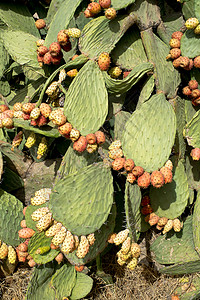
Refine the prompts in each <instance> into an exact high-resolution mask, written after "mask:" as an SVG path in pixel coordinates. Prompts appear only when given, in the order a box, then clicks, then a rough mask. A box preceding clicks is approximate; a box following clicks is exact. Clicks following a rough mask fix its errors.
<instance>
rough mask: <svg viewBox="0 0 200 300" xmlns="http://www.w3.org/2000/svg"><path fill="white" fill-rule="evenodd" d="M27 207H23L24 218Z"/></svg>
mask: <svg viewBox="0 0 200 300" xmlns="http://www.w3.org/2000/svg"><path fill="white" fill-rule="evenodd" d="M27 207H28V206H25V207H24V208H23V215H24V216H25V213H26V209H27Z"/></svg>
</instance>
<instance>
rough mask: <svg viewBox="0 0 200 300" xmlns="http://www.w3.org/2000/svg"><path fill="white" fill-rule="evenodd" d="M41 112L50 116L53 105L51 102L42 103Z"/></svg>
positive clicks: (45, 115)
mask: <svg viewBox="0 0 200 300" xmlns="http://www.w3.org/2000/svg"><path fill="white" fill-rule="evenodd" d="M40 113H41V115H43V116H44V117H45V118H48V117H49V115H50V113H51V107H50V106H49V104H47V103H42V104H40Z"/></svg>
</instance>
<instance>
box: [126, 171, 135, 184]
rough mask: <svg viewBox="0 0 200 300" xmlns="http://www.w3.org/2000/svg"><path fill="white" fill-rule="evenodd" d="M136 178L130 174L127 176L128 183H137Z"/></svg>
mask: <svg viewBox="0 0 200 300" xmlns="http://www.w3.org/2000/svg"><path fill="white" fill-rule="evenodd" d="M136 179H137V178H136V177H135V176H134V175H133V173H131V172H130V173H128V174H127V177H126V180H127V181H128V182H130V183H133V182H135V181H136Z"/></svg>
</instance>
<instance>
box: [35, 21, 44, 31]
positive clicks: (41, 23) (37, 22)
mask: <svg viewBox="0 0 200 300" xmlns="http://www.w3.org/2000/svg"><path fill="white" fill-rule="evenodd" d="M35 26H36V28H37V29H42V28H44V27H45V26H46V23H45V20H43V19H38V20H37V21H35Z"/></svg>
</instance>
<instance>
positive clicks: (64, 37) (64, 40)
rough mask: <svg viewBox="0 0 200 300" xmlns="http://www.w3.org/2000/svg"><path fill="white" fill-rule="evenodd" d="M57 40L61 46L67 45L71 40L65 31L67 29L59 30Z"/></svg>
mask: <svg viewBox="0 0 200 300" xmlns="http://www.w3.org/2000/svg"><path fill="white" fill-rule="evenodd" d="M57 41H58V43H59V44H60V45H61V46H65V45H66V44H67V43H68V42H69V36H68V35H67V34H66V33H65V30H60V31H59V32H58V34H57Z"/></svg>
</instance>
